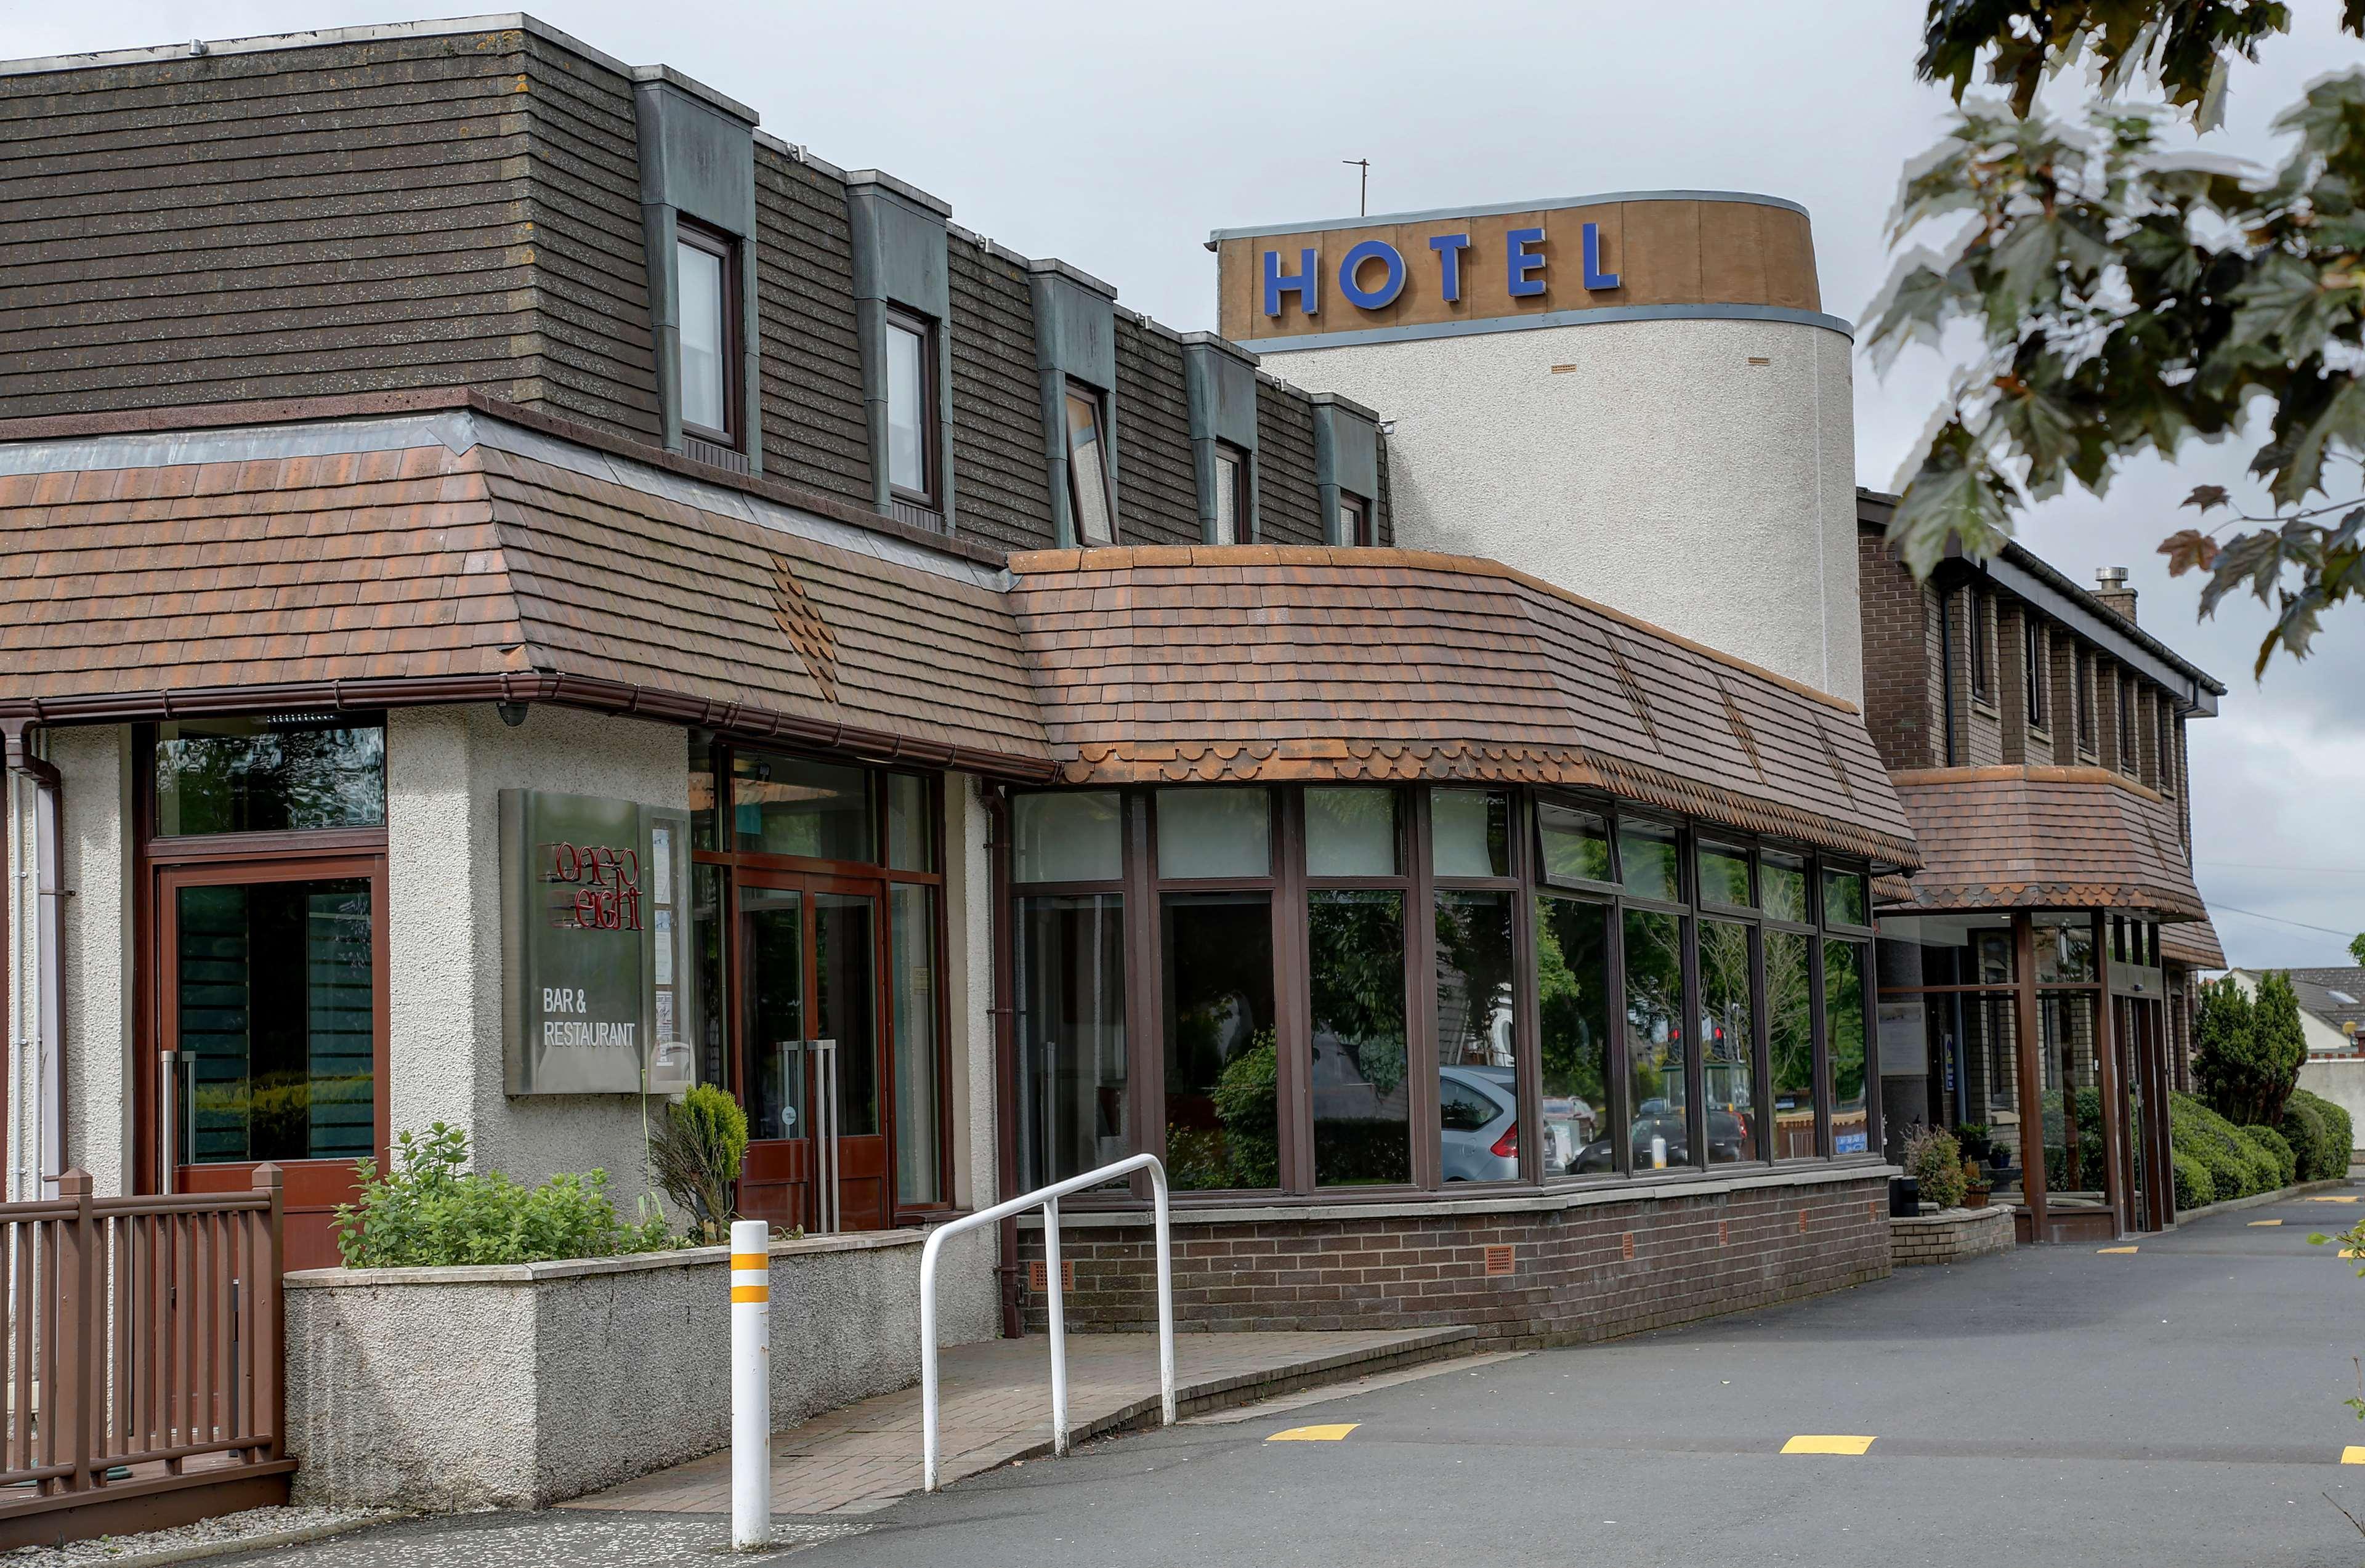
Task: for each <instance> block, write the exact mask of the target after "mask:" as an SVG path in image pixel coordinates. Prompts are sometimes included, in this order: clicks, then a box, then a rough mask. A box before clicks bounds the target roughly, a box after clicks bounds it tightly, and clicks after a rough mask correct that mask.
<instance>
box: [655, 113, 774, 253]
mask: <svg viewBox="0 0 2365 1568" xmlns="http://www.w3.org/2000/svg"><path fill="white" fill-rule="evenodd" d="M633 104H634V106H635V107H636V108H637V109H638V110H639V115H640V129H641V200H642V201H644V202H648V203H653V204H655V205H656V206H659V207H673V208H674V209H676V210H677V211H679V212H686V213H688V214H689V216H690V217H692V218H697V219H698V220H699V221H700V222H701V223H711V224H712V225H713V226H714V227H715V228H717V229H720V230H723V232H725V233H727V234H737V235H741V236H743V237H744V236H745V235H750V234H753V233H754V232H755V231H756V129H755V127H753V126H751V125H748V124H747V123H745V121H743V120H737V119H734V118H731V117H730V116H728V115H726V114H723V112H722V111H721V110H719V109H716V108H715V107H713V106H712V105H710V104H708V103H707V102H705V101H704V100H703V99H700V98H693V97H691V96H690V95H689V94H687V93H685V92H683V91H682V90H681V89H680V88H678V87H677V86H675V85H674V84H671V83H670V82H666V81H661V80H660V81H653V82H638V83H635V84H633Z"/></svg>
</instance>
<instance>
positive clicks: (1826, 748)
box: [1010, 545, 1915, 865]
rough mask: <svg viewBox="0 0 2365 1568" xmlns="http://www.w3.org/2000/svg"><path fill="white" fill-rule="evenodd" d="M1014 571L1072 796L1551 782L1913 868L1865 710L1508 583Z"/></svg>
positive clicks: (1244, 562) (1058, 556) (1047, 566)
mask: <svg viewBox="0 0 2365 1568" xmlns="http://www.w3.org/2000/svg"><path fill="white" fill-rule="evenodd" d="M1010 567H1011V571H1012V572H1013V574H1014V576H1015V578H1016V581H1015V583H1014V587H1013V588H1012V590H1011V597H1012V600H1013V602H1014V605H1015V607H1016V610H1017V613H1018V620H1019V625H1020V628H1021V630H1022V632H1023V633H1024V634H1025V638H1026V649H1027V652H1028V654H1029V655H1031V658H1032V661H1033V664H1034V666H1035V669H1036V672H1037V683H1038V687H1039V690H1040V694H1041V699H1042V711H1043V715H1044V719H1045V722H1046V723H1047V725H1048V729H1049V734H1050V740H1051V745H1052V750H1053V754H1054V755H1055V756H1057V757H1058V758H1059V760H1060V763H1061V774H1060V776H1061V777H1062V778H1065V779H1066V780H1067V781H1069V782H1070V783H1076V784H1085V783H1099V782H1111V783H1115V782H1134V781H1154V780H1173V781H1183V780H1194V779H1202V780H1214V779H1232V780H1245V779H1268V780H1282V779H1302V778H1370V779H1386V778H1406V779H1412V778H1421V779H1440V780H1442V779H1469V780H1529V781H1538V782H1553V783H1562V784H1568V785H1573V786H1590V787H1594V788H1598V789H1602V790H1608V791H1610V792H1612V793H1614V794H1617V795H1620V796H1622V797H1624V798H1626V799H1629V800H1633V801H1642V802H1646V803H1649V804H1652V805H1657V806H1662V807H1665V808H1667V809H1670V810H1676V811H1682V812H1690V813H1693V814H1695V815H1698V816H1701V817H1705V818H1708V819H1709V820H1711V821H1716V822H1722V823H1728V824H1730V825H1732V826H1734V827H1738V828H1743V829H1747V830H1753V831H1758V832H1765V833H1774V834H1790V835H1795V836H1798V837H1800V838H1804V839H1806V840H1809V841H1810V842H1813V843H1817V844H1821V845H1824V846H1829V847H1833V848H1839V849H1845V850H1849V851H1852V852H1855V853H1858V854H1863V855H1868V856H1871V857H1875V858H1877V859H1880V860H1883V861H1888V862H1893V863H1900V864H1905V865H1911V864H1913V863H1914V858H1915V857H1914V853H1913V847H1912V844H1911V832H1910V829H1909V827H1908V825H1907V823H1906V821H1905V818H1904V813H1903V812H1902V811H1901V810H1900V808H1899V806H1898V803H1897V799H1896V796H1895V794H1894V793H1893V792H1892V791H1891V790H1890V789H1889V778H1888V775H1887V774H1886V773H1885V772H1884V771H1883V770H1882V768H1881V765H1880V758H1879V756H1878V754H1877V752H1876V751H1875V750H1874V749H1873V745H1872V741H1871V738H1870V737H1869V735H1867V734H1866V731H1865V727H1864V722H1863V720H1862V718H1861V717H1860V716H1859V715H1858V714H1857V712H1856V711H1855V708H1854V707H1852V706H1850V705H1849V704H1847V703H1845V702H1843V701H1840V700H1837V699H1834V698H1831V697H1827V696H1824V695H1822V694H1821V693H1818V692H1813V691H1810V690H1808V689H1806V688H1804V687H1800V686H1798V685H1796V684H1794V683H1792V682H1789V681H1786V680H1784V679H1782V678H1779V677H1777V676H1774V675H1770V674H1767V673H1766V672H1765V671H1763V670H1760V669H1757V668H1755V667H1754V666H1750V665H1746V664H1743V663H1742V662H1740V661H1738V660H1735V659H1731V658H1728V657H1726V656H1724V655H1719V654H1716V653H1712V652H1710V651H1709V650H1707V649H1704V648H1700V647H1698V646H1697V645H1695V644H1689V643H1687V642H1685V641H1684V640H1682V639H1680V638H1677V637H1676V636H1674V635H1672V634H1670V633H1666V632H1663V631H1661V630H1659V629H1658V628H1656V627H1653V626H1649V625H1646V624H1644V623H1642V622H1637V621H1633V620H1631V619H1630V618H1628V617H1625V616H1622V615H1620V614H1618V613H1617V612H1615V611H1613V610H1606V609H1604V608H1603V607H1601V606H1599V605H1597V604H1594V603H1592V602H1590V601H1588V600H1586V599H1579V598H1577V597H1575V595H1572V594H1568V593H1564V592H1562V591H1561V590H1559V589H1557V588H1552V587H1550V586H1548V585H1546V584H1544V583H1541V582H1539V581H1537V580H1535V579H1534V578H1532V577H1527V576H1525V575H1523V574H1521V573H1519V572H1516V571H1513V570H1511V569H1510V568H1508V567H1506V566H1500V565H1498V564H1496V563H1495V562H1492V561H1486V560H1481V559H1476V558H1474V557H1470V556H1463V555H1436V554H1421V553H1418V552H1412V551H1400V550H1369V549H1351V550H1349V549H1338V550H1332V549H1306V548H1287V547H1277V546H1258V545H1249V546H1234V547H1227V548H1212V547H1210V548H1199V549H1177V548H1149V547H1144V548H1136V549H1115V550H1092V551H1082V552H1078V551H1073V550H1069V551H1045V552H1039V553H1036V554H1022V555H1016V556H1013V557H1012V559H1011V563H1010Z"/></svg>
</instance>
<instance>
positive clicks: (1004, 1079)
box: [985, 784, 1026, 1339]
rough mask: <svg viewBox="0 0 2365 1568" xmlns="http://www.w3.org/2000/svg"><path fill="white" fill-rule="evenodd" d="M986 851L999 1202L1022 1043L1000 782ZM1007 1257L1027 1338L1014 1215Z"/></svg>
mask: <svg viewBox="0 0 2365 1568" xmlns="http://www.w3.org/2000/svg"><path fill="white" fill-rule="evenodd" d="M985 855H986V864H987V867H988V870H987V875H986V886H987V889H988V894H987V896H988V897H989V898H990V899H991V900H992V910H991V912H990V917H991V921H992V926H991V929H992V933H993V987H992V996H993V1006H992V1018H993V1166H994V1176H995V1184H996V1186H997V1187H998V1189H999V1191H1000V1198H999V1199H998V1200H997V1201H1000V1202H1007V1201H1008V1200H1010V1199H1012V1198H1014V1197H1016V1196H1017V1195H1018V1044H1017V1038H1016V1029H1017V1013H1016V1009H1015V1007H1014V1003H1013V999H1012V996H1011V987H1012V983H1013V982H1012V979H1011V952H1010V921H1011V909H1010V791H1008V790H1005V789H1003V787H1002V786H1001V785H999V784H987V785H986V786H985ZM996 1231H997V1234H998V1235H999V1236H1000V1238H1001V1247H1002V1260H1001V1262H1000V1263H999V1264H998V1265H996V1267H995V1269H994V1271H993V1272H994V1279H995V1282H997V1283H998V1284H999V1285H1000V1286H1001V1288H1002V1337H1003V1338H1005V1339H1019V1338H1025V1337H1026V1316H1025V1315H1024V1314H1022V1313H1021V1312H1020V1311H1019V1306H1018V1279H1019V1275H1018V1221H1017V1219H1016V1218H1015V1217H1012V1218H1009V1219H1005V1220H1003V1222H1002V1224H1001V1225H1000V1226H997V1227H996Z"/></svg>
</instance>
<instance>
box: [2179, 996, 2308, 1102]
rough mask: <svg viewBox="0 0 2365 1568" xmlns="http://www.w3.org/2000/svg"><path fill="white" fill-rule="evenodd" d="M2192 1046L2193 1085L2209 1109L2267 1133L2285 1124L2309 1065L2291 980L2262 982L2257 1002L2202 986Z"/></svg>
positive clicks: (2304, 1036) (2297, 1000) (2193, 1029)
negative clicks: (2287, 1103) (2288, 1105)
mask: <svg viewBox="0 0 2365 1568" xmlns="http://www.w3.org/2000/svg"><path fill="white" fill-rule="evenodd" d="M2192 1041H2193V1049H2192V1077H2193V1081H2194V1082H2195V1083H2197V1084H2198V1085H2199V1086H2200V1089H2201V1097H2202V1099H2204V1100H2206V1101H2207V1102H2208V1103H2209V1105H2210V1108H2211V1109H2212V1110H2214V1111H2215V1112H2217V1113H2218V1114H2220V1115H2222V1116H2224V1117H2225V1119H2226V1120H2228V1121H2231V1122H2234V1123H2236V1124H2238V1125H2240V1126H2267V1127H2270V1126H2275V1125H2276V1124H2277V1123H2279V1122H2281V1120H2282V1117H2283V1103H2284V1102H2285V1101H2287V1100H2289V1099H2290V1098H2291V1093H2292V1088H2293V1087H2294V1086H2295V1085H2296V1084H2297V1083H2298V1082H2299V1070H2300V1067H2301V1065H2302V1064H2303V1063H2304V1062H2305V1061H2306V1060H2307V1036H2306V1035H2305V1033H2304V1032H2303V1030H2302V1029H2301V1027H2300V1021H2299V996H2298V993H2297V992H2295V991H2292V984H2291V977H2290V976H2289V975H2287V974H2285V973H2283V972H2282V971H2281V970H2279V969H2278V970H2270V971H2269V972H2268V973H2266V974H2263V975H2260V976H2259V991H2258V996H2257V998H2256V999H2255V1000H2253V999H2251V998H2249V997H2246V996H2244V995H2243V994H2242V992H2241V991H2240V990H2239V989H2238V988H2236V986H2235V984H2234V982H2233V981H2232V980H2218V981H2215V982H2214V983H2209V984H2204V985H2202V988H2201V1012H2200V1014H2199V1016H2198V1017H2196V1018H2195V1019H2194V1020H2193V1025H2192Z"/></svg>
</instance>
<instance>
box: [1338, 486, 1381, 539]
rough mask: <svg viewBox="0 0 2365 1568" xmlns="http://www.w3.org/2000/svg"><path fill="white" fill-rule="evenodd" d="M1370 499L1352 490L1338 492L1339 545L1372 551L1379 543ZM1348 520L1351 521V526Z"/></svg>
mask: <svg viewBox="0 0 2365 1568" xmlns="http://www.w3.org/2000/svg"><path fill="white" fill-rule="evenodd" d="M1375 517H1376V514H1375V513H1374V512H1373V507H1372V502H1371V498H1369V497H1367V496H1359V495H1357V494H1355V493H1354V492H1353V491H1352V490H1341V491H1339V543H1341V544H1351V545H1354V546H1356V547H1357V548H1358V549H1366V550H1368V549H1372V548H1373V547H1375V546H1376V545H1377V544H1378V543H1379V542H1380V530H1379V524H1378V522H1377V521H1375ZM1350 519H1352V520H1353V521H1352V523H1350V521H1349V520H1350Z"/></svg>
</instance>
